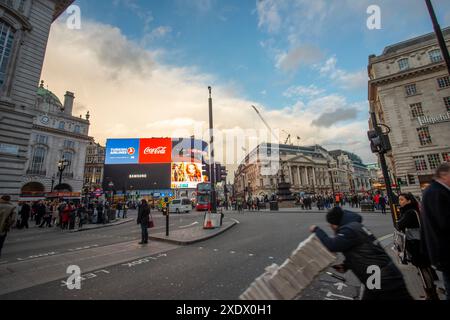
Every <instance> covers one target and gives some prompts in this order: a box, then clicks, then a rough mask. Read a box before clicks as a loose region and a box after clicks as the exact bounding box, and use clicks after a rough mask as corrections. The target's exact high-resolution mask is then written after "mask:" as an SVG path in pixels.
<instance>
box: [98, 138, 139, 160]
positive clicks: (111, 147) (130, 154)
mask: <svg viewBox="0 0 450 320" xmlns="http://www.w3.org/2000/svg"><path fill="white" fill-rule="evenodd" d="M138 162H139V139H109V140H108V141H107V142H106V158H105V164H133V163H138Z"/></svg>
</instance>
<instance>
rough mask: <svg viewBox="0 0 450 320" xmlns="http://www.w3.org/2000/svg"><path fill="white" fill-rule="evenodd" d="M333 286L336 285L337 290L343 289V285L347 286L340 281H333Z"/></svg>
mask: <svg viewBox="0 0 450 320" xmlns="http://www.w3.org/2000/svg"><path fill="white" fill-rule="evenodd" d="M334 286H336V287H337V289H338V291H342V290H343V289H344V287H348V285H346V284H345V283H342V282H338V283H335V284H334Z"/></svg>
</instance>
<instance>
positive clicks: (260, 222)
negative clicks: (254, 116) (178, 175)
mask: <svg viewBox="0 0 450 320" xmlns="http://www.w3.org/2000/svg"><path fill="white" fill-rule="evenodd" d="M200 216H202V215H200ZM363 216H364V222H365V224H366V226H368V227H369V228H370V229H371V230H372V231H373V232H374V234H375V235H376V236H378V237H382V236H385V235H387V234H390V233H391V232H392V222H391V219H390V217H389V216H381V215H380V214H374V213H371V214H363ZM227 217H229V218H235V219H237V220H238V221H239V222H240V223H239V225H237V226H236V227H234V228H232V229H230V230H229V231H227V232H225V233H223V234H221V235H219V236H217V237H216V238H213V239H210V240H207V241H205V242H200V243H197V244H193V245H190V246H184V247H175V248H172V249H171V250H168V251H166V252H163V253H161V252H159V253H157V254H154V255H150V256H147V257H145V258H144V259H137V260H134V261H133V260H132V261H129V262H126V263H123V262H122V263H119V264H114V263H112V264H111V265H109V266H108V267H103V268H99V270H96V271H92V272H89V274H83V275H82V276H83V281H82V288H81V290H69V289H68V288H67V286H66V285H65V283H64V282H63V281H64V279H61V280H58V281H52V282H49V283H45V284H41V285H37V286H34V287H31V288H28V289H24V290H19V291H16V292H12V293H9V294H6V295H3V296H0V299H2V300H3V299H68V300H69V299H117V300H125V299H151V300H159V299H167V300H235V299H238V297H239V296H240V294H241V293H242V292H243V291H244V290H245V289H246V288H247V287H248V286H249V285H250V284H251V282H252V281H253V280H254V279H255V278H256V277H258V276H260V275H261V274H262V273H263V272H264V269H265V268H266V267H267V266H269V265H271V264H272V263H277V264H281V263H282V262H284V260H285V259H286V258H287V257H288V256H289V255H290V253H291V252H292V251H293V250H294V249H295V248H296V247H297V246H298V244H299V243H300V242H301V241H303V240H304V239H306V238H307V237H308V236H309V232H308V228H309V226H310V225H311V224H317V225H319V226H321V227H323V228H324V229H325V230H327V231H328V230H329V229H328V228H327V224H326V223H325V222H324V221H325V213H324V212H320V213H319V212H308V213H298V212H276V213H270V212H259V213H258V212H251V213H248V212H246V213H245V214H234V213H233V214H227ZM195 218H199V215H198V214H193V215H192V216H183V217H182V218H181V217H180V218H179V219H183V220H182V222H183V223H185V224H186V225H187V224H189V223H190V222H192V221H194V220H195ZM174 221H175V220H174ZM157 225H158V222H157ZM130 230H132V231H131V232H130ZM137 230H138V229H137V226H135V225H134V224H132V225H129V226H127V225H122V226H117V227H111V228H105V229H99V230H92V231H86V232H81V233H75V234H71V235H64V236H63V237H62V238H58V240H57V242H58V244H54V246H52V245H50V244H49V242H52V241H53V242H55V241H56V240H55V238H54V237H53V238H52V237H50V235H47V234H42V235H40V236H39V237H42V238H39V239H38V240H36V239H35V240H28V241H27V243H22V245H23V248H21V249H19V247H20V244H19V243H17V244H15V246H16V248H15V247H14V244H13V245H12V248H10V249H8V250H10V251H9V252H8V251H5V258H6V256H7V255H10V257H15V255H18V254H19V253H20V254H22V255H26V254H29V253H31V252H37V251H45V250H47V249H50V248H52V250H56V249H61V250H64V249H67V248H68V246H72V247H73V246H75V245H76V246H81V245H83V244H84V245H86V246H88V245H89V244H91V245H92V244H98V245H99V246H101V245H104V244H105V243H115V242H117V241H125V240H127V241H128V239H122V238H120V237H134V238H135V239H137V238H138V236H137V235H136V236H135V235H134V232H136V231H137ZM100 235H101V236H102V237H103V238H102V237H100ZM40 240H41V241H43V242H44V243H45V244H35V243H34V242H35V241H38V242H39V241H40ZM32 243H33V244H32ZM29 245H32V249H30V250H29V251H27V250H28V249H25V247H27V246H29ZM156 245H157V244H156V243H155V242H151V243H150V245H149V246H150V247H151V246H156ZM36 250H37V251H36ZM39 259H45V257H44V258H39ZM99 263H100V261H99ZM330 285H331V286H332V285H333V283H332V282H330ZM319 286H320V284H319ZM313 291H314V292H316V293H317V292H320V290H319V289H317V288H315V289H314V290H313ZM325 292H326V290H323V294H322V295H320V294H316V295H310V297H311V298H313V299H322V298H324V297H326V296H325Z"/></svg>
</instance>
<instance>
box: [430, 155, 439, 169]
mask: <svg viewBox="0 0 450 320" xmlns="http://www.w3.org/2000/svg"><path fill="white" fill-rule="evenodd" d="M427 158H428V163H429V164H430V169H437V167H439V165H440V164H441V159H440V157H439V154H438V153H436V154H429V155H427Z"/></svg>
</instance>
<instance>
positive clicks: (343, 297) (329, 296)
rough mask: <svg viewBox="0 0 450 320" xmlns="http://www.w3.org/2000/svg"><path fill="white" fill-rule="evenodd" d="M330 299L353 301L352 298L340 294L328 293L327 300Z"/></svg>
mask: <svg viewBox="0 0 450 320" xmlns="http://www.w3.org/2000/svg"><path fill="white" fill-rule="evenodd" d="M331 297H336V298H341V299H346V300H354V299H353V298H350V297H346V296H342V295H340V294H334V293H332V292H331V291H328V293H327V298H331Z"/></svg>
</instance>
